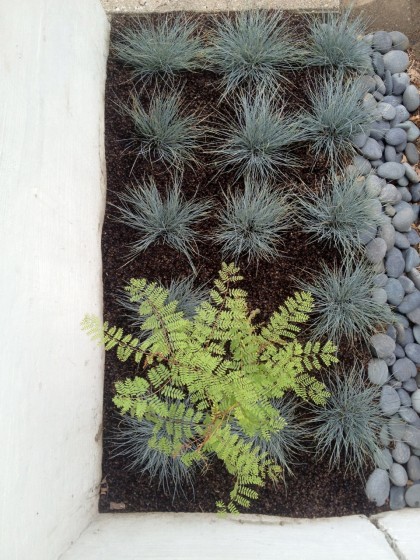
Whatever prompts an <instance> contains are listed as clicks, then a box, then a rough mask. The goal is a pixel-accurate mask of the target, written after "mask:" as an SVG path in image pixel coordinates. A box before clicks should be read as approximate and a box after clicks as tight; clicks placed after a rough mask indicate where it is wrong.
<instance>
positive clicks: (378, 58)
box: [372, 40, 405, 76]
mask: <svg viewBox="0 0 420 560" xmlns="http://www.w3.org/2000/svg"><path fill="white" fill-rule="evenodd" d="M372 41H373V40H372ZM397 63H398V61H396V62H394V63H393V61H392V60H391V67H389V65H388V68H387V70H389V71H390V72H391V74H394V72H393V71H392V67H393V66H392V65H393V64H394V67H399V66H401V63H400V64H399V66H398V64H397ZM372 66H373V69H374V70H375V72H376V74H378V76H383V75H384V74H385V62H384V59H383V56H382V55H381V54H380V53H378V52H376V51H375V52H373V53H372ZM404 70H405V68H404Z"/></svg>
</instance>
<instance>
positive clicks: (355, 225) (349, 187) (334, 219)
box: [298, 172, 384, 255]
mask: <svg viewBox="0 0 420 560" xmlns="http://www.w3.org/2000/svg"><path fill="white" fill-rule="evenodd" d="M375 202H376V201H375V200H374V199H373V198H372V197H371V196H369V194H368V193H367V192H366V189H365V180H364V179H362V178H360V176H358V175H357V174H356V173H350V172H343V173H341V174H338V173H336V172H332V173H331V174H330V178H329V180H328V182H327V183H324V184H323V185H322V187H321V189H320V190H319V191H318V192H313V191H309V190H308V192H305V195H304V196H303V197H302V198H300V199H299V210H300V212H298V215H299V221H300V223H301V224H302V225H303V227H304V228H305V231H307V232H309V233H310V234H311V241H316V242H318V241H321V242H325V243H326V244H327V245H328V246H333V247H336V248H337V249H339V250H340V251H341V253H342V254H343V255H351V254H352V253H355V252H356V251H357V250H358V249H360V248H361V246H362V243H361V240H362V236H363V234H364V233H366V231H374V230H376V228H377V227H379V226H380V225H382V224H383V222H384V218H383V215H382V214H381V213H378V208H377V205H376V204H375Z"/></svg>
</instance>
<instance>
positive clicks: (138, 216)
mask: <svg viewBox="0 0 420 560" xmlns="http://www.w3.org/2000/svg"><path fill="white" fill-rule="evenodd" d="M119 198H120V201H121V205H120V206H118V207H117V208H118V210H119V215H118V217H117V220H118V221H120V222H121V223H123V224H125V225H127V226H129V227H131V228H133V229H134V230H135V231H136V233H137V235H138V237H137V239H136V240H135V241H134V242H133V243H132V244H131V256H132V257H133V258H135V257H137V256H138V255H139V254H141V253H142V252H143V251H145V250H146V249H147V248H148V247H150V246H151V245H153V244H154V243H164V244H166V245H169V246H170V247H172V248H173V249H175V250H176V251H178V252H179V253H182V254H184V255H185V256H186V257H187V259H188V261H189V263H190V266H191V268H192V269H193V270H195V269H194V264H193V262H192V254H193V253H195V252H196V239H197V232H196V231H195V230H194V225H196V224H197V223H198V222H200V221H201V220H203V219H204V218H205V217H206V216H207V214H208V211H209V209H210V208H211V203H210V202H209V201H206V200H200V201H196V200H194V199H192V200H186V199H185V198H184V197H183V195H182V193H181V187H180V182H179V180H178V179H175V180H174V182H173V184H172V185H171V186H170V187H169V188H168V189H167V191H166V196H165V198H163V197H162V196H161V195H160V193H159V191H158V189H157V187H156V183H155V182H154V179H152V178H151V179H149V181H148V182H144V183H143V184H139V185H136V186H133V187H132V188H130V189H129V190H127V191H126V192H123V193H121V194H120V195H119Z"/></svg>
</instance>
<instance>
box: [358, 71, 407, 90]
mask: <svg viewBox="0 0 420 560" xmlns="http://www.w3.org/2000/svg"><path fill="white" fill-rule="evenodd" d="M359 81H360V85H361V88H362V89H363V91H364V92H366V93H373V92H374V91H375V89H376V80H375V79H374V78H373V76H368V75H367V74H364V75H363V76H360V78H359ZM407 85H408V84H407ZM401 93H402V92H401Z"/></svg>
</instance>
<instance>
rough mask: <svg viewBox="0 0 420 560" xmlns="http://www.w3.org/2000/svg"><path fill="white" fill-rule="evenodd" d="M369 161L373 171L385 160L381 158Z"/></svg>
mask: <svg viewBox="0 0 420 560" xmlns="http://www.w3.org/2000/svg"><path fill="white" fill-rule="evenodd" d="M369 161H370V164H371V166H372V167H373V169H377V168H378V167H379V166H380V165H382V164H383V163H385V158H384V157H383V156H382V157H381V159H371V160H369Z"/></svg>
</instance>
